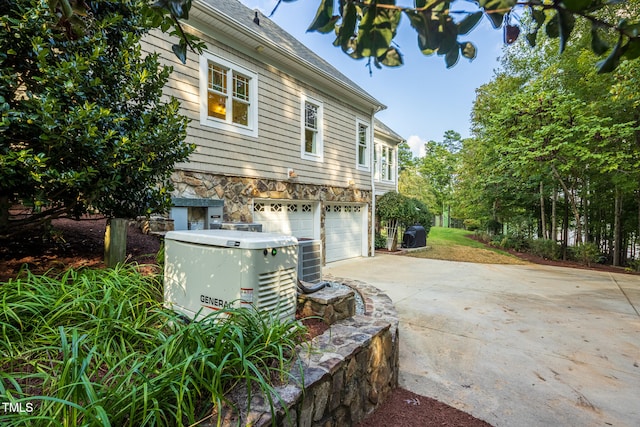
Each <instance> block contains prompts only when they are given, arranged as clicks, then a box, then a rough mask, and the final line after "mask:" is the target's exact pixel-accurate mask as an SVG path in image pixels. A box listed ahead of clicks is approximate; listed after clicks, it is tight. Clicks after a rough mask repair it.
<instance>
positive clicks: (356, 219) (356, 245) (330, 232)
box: [325, 204, 363, 262]
mask: <svg viewBox="0 0 640 427" xmlns="http://www.w3.org/2000/svg"><path fill="white" fill-rule="evenodd" d="M362 215H363V211H362V208H361V207H360V206H355V205H344V204H327V205H326V209H325V243H326V257H327V262H332V261H338V260H341V259H347V258H354V257H358V256H362V239H363V229H362V222H363V221H362Z"/></svg>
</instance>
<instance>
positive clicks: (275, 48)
mask: <svg viewBox="0 0 640 427" xmlns="http://www.w3.org/2000/svg"><path fill="white" fill-rule="evenodd" d="M255 13H256V11H254V10H251V9H249V8H248V7H246V6H245V5H243V4H242V3H240V1H238V0H195V1H194V2H193V6H192V11H191V14H190V17H189V20H187V21H186V24H189V23H190V22H191V21H192V19H196V20H199V21H202V22H204V23H205V24H207V26H208V27H209V29H211V30H213V31H214V32H222V33H224V34H225V35H227V36H229V37H232V38H233V40H234V41H237V42H239V43H241V44H243V45H245V48H248V49H249V51H252V52H253V53H254V56H256V54H257V53H260V52H264V51H266V50H269V53H270V55H266V56H267V59H271V60H272V65H275V66H277V68H280V69H282V68H292V69H293V71H294V72H298V73H302V74H303V75H304V76H306V77H308V78H310V79H311V80H314V79H315V80H316V81H312V83H314V84H321V85H323V86H325V87H327V88H329V89H330V88H333V90H334V91H335V92H336V93H340V92H341V90H340V89H342V90H347V91H348V92H349V94H351V95H352V97H355V98H359V100H360V102H364V103H366V104H368V105H370V106H371V108H372V109H375V110H376V111H379V110H381V109H385V108H386V106H385V105H384V104H382V103H381V102H380V101H378V100H377V99H376V98H374V97H373V96H372V95H370V94H369V93H368V92H367V91H365V90H364V89H362V88H361V87H360V86H358V84H356V83H355V82H353V81H352V80H351V79H349V78H348V77H346V76H345V75H344V74H342V73H341V72H340V71H339V70H338V69H337V68H335V67H334V66H332V65H331V64H329V63H328V62H327V61H325V60H324V59H322V58H321V57H320V56H318V55H317V54H316V53H314V52H313V51H312V50H311V49H309V48H308V47H306V46H305V45H304V44H302V43H301V42H300V41H298V40H297V39H296V38H295V37H293V36H292V35H291V34H289V33H287V32H286V31H285V30H283V29H282V28H280V27H279V26H278V25H277V24H276V23H275V22H273V21H271V20H270V19H269V18H268V17H266V16H264V15H262V14H261V13H260V12H258V16H259V19H260V24H259V25H258V24H256V23H254V21H253V20H254V17H255ZM214 35H215V34H214ZM336 85H337V87H336Z"/></svg>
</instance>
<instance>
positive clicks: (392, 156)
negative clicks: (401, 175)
mask: <svg viewBox="0 0 640 427" xmlns="http://www.w3.org/2000/svg"><path fill="white" fill-rule="evenodd" d="M373 167H374V178H375V179H376V181H388V182H394V181H395V180H396V150H395V148H393V147H390V146H388V145H382V144H379V145H376V149H375V151H374V157H373Z"/></svg>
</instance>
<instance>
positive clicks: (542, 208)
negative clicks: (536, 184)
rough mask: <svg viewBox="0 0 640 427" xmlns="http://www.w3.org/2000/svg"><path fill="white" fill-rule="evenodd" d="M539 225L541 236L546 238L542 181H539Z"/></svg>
mask: <svg viewBox="0 0 640 427" xmlns="http://www.w3.org/2000/svg"><path fill="white" fill-rule="evenodd" d="M540 226H541V227H542V238H543V239H548V238H549V236H548V235H547V234H548V233H547V221H546V213H545V209H544V186H543V184H542V181H540Z"/></svg>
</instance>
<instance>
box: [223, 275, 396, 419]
mask: <svg viewBox="0 0 640 427" xmlns="http://www.w3.org/2000/svg"><path fill="white" fill-rule="evenodd" d="M324 279H327V280H331V281H335V282H340V283H344V284H346V285H348V286H350V287H352V288H353V289H354V290H356V291H357V292H359V293H360V295H361V296H362V298H363V300H364V302H365V307H366V309H365V314H364V315H355V316H353V317H350V318H348V319H345V320H341V321H339V322H337V323H335V324H334V325H332V326H331V327H330V328H329V329H328V330H327V331H326V332H325V333H323V334H322V335H320V336H318V337H316V338H314V339H313V340H312V342H311V345H308V344H306V345H304V346H301V347H300V348H299V349H298V362H297V363H296V364H295V366H294V368H293V370H292V375H293V376H294V378H296V379H297V381H292V382H290V383H289V384H287V385H284V386H281V387H278V388H277V393H278V395H279V396H280V397H281V399H282V403H281V404H280V405H279V406H278V407H279V410H278V411H277V413H276V419H275V422H274V420H273V418H272V415H271V411H270V410H269V405H268V403H267V402H266V401H265V399H264V396H255V397H254V398H253V399H252V403H251V412H249V413H246V411H244V412H243V413H241V414H240V417H241V419H242V422H241V423H240V425H251V426H255V427H260V426H270V425H273V424H275V425H277V426H286V427H293V426H296V427H347V426H351V425H355V424H357V423H358V422H359V421H361V420H362V419H363V418H364V417H365V416H366V415H368V414H370V413H372V412H373V411H374V410H375V409H376V408H377V407H378V406H379V405H380V404H382V402H383V401H384V400H385V399H386V398H387V397H388V396H389V395H390V393H391V392H392V391H393V389H394V388H396V387H397V386H398V372H399V370H398V360H399V344H400V342H399V336H398V316H397V312H396V310H395V308H394V307H393V304H392V302H391V299H390V298H389V297H388V296H387V295H385V294H384V293H382V292H380V291H379V290H378V289H377V288H374V287H373V286H370V285H368V284H365V283H362V282H359V281H351V280H345V279H338V278H329V277H326V276H325V277H324ZM301 378H304V386H303V387H302V386H301V384H300V383H301V382H302V380H301ZM283 407H286V408H287V411H285V410H284V409H283ZM227 423H229V424H228V425H237V423H238V419H237V416H233V415H231V414H226V415H225V417H224V425H227ZM211 425H215V424H211Z"/></svg>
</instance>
